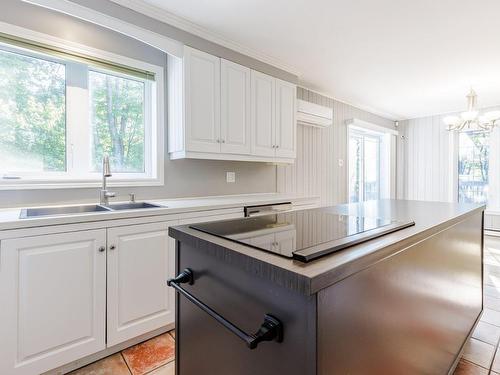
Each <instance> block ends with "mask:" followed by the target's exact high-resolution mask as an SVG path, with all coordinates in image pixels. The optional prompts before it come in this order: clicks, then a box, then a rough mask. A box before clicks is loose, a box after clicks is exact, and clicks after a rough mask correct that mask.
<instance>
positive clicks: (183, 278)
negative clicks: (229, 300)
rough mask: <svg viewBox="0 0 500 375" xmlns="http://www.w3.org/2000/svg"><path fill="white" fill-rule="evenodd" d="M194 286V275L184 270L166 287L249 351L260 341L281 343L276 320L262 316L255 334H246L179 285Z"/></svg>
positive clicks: (281, 325)
mask: <svg viewBox="0 0 500 375" xmlns="http://www.w3.org/2000/svg"><path fill="white" fill-rule="evenodd" d="M186 283H187V284H189V285H192V284H194V274H193V271H191V270H190V269H189V268H186V269H185V270H184V271H182V272H181V273H180V274H179V275H177V277H175V278H173V279H170V280H168V282H167V284H168V286H171V287H172V288H174V289H175V290H177V292H179V293H180V294H182V295H183V296H184V297H186V298H187V299H188V300H189V301H190V302H192V303H193V304H194V305H196V306H197V307H199V308H200V309H201V310H203V311H204V312H206V313H207V314H208V315H210V316H211V317H212V318H214V319H215V320H216V321H217V322H219V323H220V324H222V325H223V326H224V327H225V328H227V329H228V330H229V331H231V332H232V333H234V334H235V335H236V336H238V337H239V338H240V339H241V340H243V341H244V342H245V343H246V344H247V346H248V348H249V349H255V348H256V347H257V345H258V344H259V343H260V342H262V341H277V342H282V341H283V323H281V322H280V321H279V320H278V319H277V318H275V317H274V316H272V315H270V314H266V315H264V322H263V323H262V324H261V326H260V327H259V329H258V330H257V332H256V333H254V334H253V335H252V334H248V333H246V332H245V331H243V330H242V329H241V328H239V327H237V326H235V325H234V324H233V323H231V322H230V321H229V320H227V319H226V318H224V317H223V316H221V315H220V314H219V313H217V312H216V311H215V310H212V309H211V308H210V307H209V306H207V305H206V304H204V303H203V302H202V301H200V300H199V299H198V298H196V297H195V296H193V295H192V294H191V293H189V292H188V291H187V290H186V289H184V288H183V287H182V286H181V285H180V284H186Z"/></svg>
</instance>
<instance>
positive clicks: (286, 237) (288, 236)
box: [275, 229, 297, 256]
mask: <svg viewBox="0 0 500 375" xmlns="http://www.w3.org/2000/svg"><path fill="white" fill-rule="evenodd" d="M275 241H276V246H277V250H278V251H279V252H280V253H281V254H283V255H287V256H290V254H291V253H292V251H294V250H295V243H296V242H297V231H296V230H295V229H291V230H286V231H283V232H278V233H276V235H275Z"/></svg>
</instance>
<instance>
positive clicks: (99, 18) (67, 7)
mask: <svg viewBox="0 0 500 375" xmlns="http://www.w3.org/2000/svg"><path fill="white" fill-rule="evenodd" d="M22 1H24V2H26V3H30V4H33V5H38V6H41V7H44V8H48V9H52V10H55V11H57V12H61V13H64V14H68V15H70V16H73V17H76V18H79V19H82V20H84V21H88V22H91V23H94V24H96V25H99V26H102V27H105V28H107V29H110V30H113V31H117V32H119V33H122V34H124V35H127V36H129V37H131V38H134V39H137V40H139V41H141V42H143V43H146V44H149V45H150V46H152V47H155V48H157V49H159V50H161V51H163V52H166V53H168V54H171V55H174V56H178V57H182V53H183V45H182V43H180V42H178V41H176V40H174V39H171V38H168V37H166V36H164V35H161V34H157V33H155V32H153V31H151V30H147V29H144V28H142V27H139V26H136V25H133V24H131V23H128V22H125V21H122V20H120V19H118V18H115V17H111V16H108V15H106V14H103V13H100V12H97V11H95V10H93V9H90V8H87V7H84V6H82V5H79V4H75V3H73V2H71V1H68V0H22Z"/></svg>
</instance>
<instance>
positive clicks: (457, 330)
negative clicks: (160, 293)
mask: <svg viewBox="0 0 500 375" xmlns="http://www.w3.org/2000/svg"><path fill="white" fill-rule="evenodd" d="M483 211H484V206H475V205H467V204H454V203H436V202H420V201H403V200H381V201H371V202H364V203H359V204H347V205H339V206H334V207H328V208H323V209H314V210H304V211H297V212H295V213H289V214H280V215H270V216H266V217H263V219H261V220H260V221H256V220H255V219H252V218H248V219H239V220H236V221H235V220H231V221H227V222H225V224H224V225H223V226H222V227H221V226H219V227H218V229H217V227H203V226H201V227H200V228H205V231H200V230H196V229H193V228H192V227H191V226H179V227H173V228H170V235H171V236H172V237H174V238H175V239H176V242H177V246H176V267H177V274H178V275H179V276H178V277H177V278H176V279H175V280H173V281H170V285H171V286H172V287H175V288H176V289H177V291H178V293H177V307H176V309H177V311H176V341H177V344H176V345H177V346H176V350H177V353H176V367H177V368H176V374H177V375H200V374H214V375H278V374H279V375H282V374H283V375H285V374H286V375H309V374H311V375H313V374H320V375H335V374H339V375H344V374H352V375H357V374H360V375H367V374H381V375H382V374H383V375H391V374H394V375H403V374H404V375H412V374H415V375H417V374H418V375H421V374H436V375H443V374H450V373H452V372H453V369H454V367H455V366H456V363H457V361H458V358H459V356H460V353H461V350H462V348H463V346H464V343H465V342H466V340H467V338H468V337H469V335H470V334H471V332H472V330H473V328H474V327H475V324H476V322H477V321H478V319H479V316H480V314H481V312H482V302H483V301H482V257H483ZM287 215H288V216H287ZM344 215H345V216H344ZM353 216H357V218H355V219H352V218H351V217H353ZM360 218H364V219H363V220H364V223H365V224H364V225H366V222H369V221H370V220H373V218H379V219H380V221H379V222H378V223H379V225H384V224H383V223H387V220H389V221H391V222H393V221H397V222H401V223H408V222H412V221H414V223H415V225H413V226H407V227H405V228H403V229H400V230H397V231H394V232H392V233H389V234H384V235H382V236H380V237H377V238H373V239H369V240H368V241H365V242H362V243H358V244H356V245H354V246H351V247H348V248H344V249H342V250H338V251H335V252H332V253H330V254H327V255H324V256H322V257H320V258H318V259H315V260H312V261H309V262H303V261H300V260H297V259H294V258H290V256H291V254H292V252H293V251H297V250H304V249H306V248H307V246H312V245H314V244H316V245H318V244H320V245H321V246H320V247H321V248H322V249H323V250H324V249H325V248H328V246H326V247H325V244H328V243H330V244H335V246H337V245H338V241H339V240H338V238H339V237H342V235H348V236H349V235H354V236H356V235H357V234H356V233H357V232H356V230H357V231H358V232H359V231H360V230H359V229H360V228H359V225H360ZM351 219H352V220H351ZM252 220H253V221H252ZM266 221H267V224H266ZM372 223H373V221H372ZM380 223H382V224H380ZM263 224H264V225H263ZM353 225H354V226H358V227H357V228H355V230H354V231H353V228H352V226H353ZM221 228H222V229H221ZM224 228H225V229H224ZM235 228H236V229H235ZM238 228H239V229H238ZM361 229H362V228H361ZM216 230H218V231H219V233H218V235H213V234H208V233H206V232H210V231H216ZM370 230H374V229H371V228H370V227H369V226H368V231H367V232H366V233H369V231H370ZM334 231H337V232H338V233H333V232H334ZM361 231H362V230H361ZM221 233H222V234H221ZM266 236H267V237H266ZM224 237H226V238H224ZM323 241H327V242H323ZM328 241H330V242H328ZM332 246H333V245H332ZM263 249H265V250H267V251H263ZM306 250H307V249H306ZM275 253H280V254H282V255H277V254H275ZM268 340H270V341H268Z"/></svg>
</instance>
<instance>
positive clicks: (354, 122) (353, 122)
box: [345, 118, 399, 135]
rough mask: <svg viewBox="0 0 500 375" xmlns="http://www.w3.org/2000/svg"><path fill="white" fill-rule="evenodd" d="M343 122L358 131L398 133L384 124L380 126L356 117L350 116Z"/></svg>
mask: <svg viewBox="0 0 500 375" xmlns="http://www.w3.org/2000/svg"><path fill="white" fill-rule="evenodd" d="M345 124H346V125H347V126H348V127H350V128H352V129H357V130H359V131H365V132H366V131H368V132H375V133H383V134H393V135H398V134H399V132H398V131H397V130H394V129H390V128H386V127H385V126H380V125H376V124H373V123H371V122H367V121H363V120H359V119H357V118H352V119H349V120H345Z"/></svg>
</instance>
